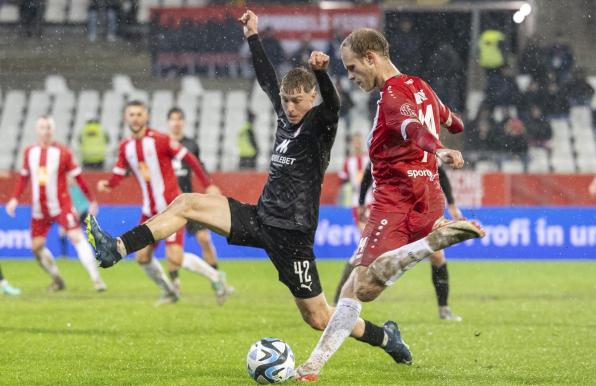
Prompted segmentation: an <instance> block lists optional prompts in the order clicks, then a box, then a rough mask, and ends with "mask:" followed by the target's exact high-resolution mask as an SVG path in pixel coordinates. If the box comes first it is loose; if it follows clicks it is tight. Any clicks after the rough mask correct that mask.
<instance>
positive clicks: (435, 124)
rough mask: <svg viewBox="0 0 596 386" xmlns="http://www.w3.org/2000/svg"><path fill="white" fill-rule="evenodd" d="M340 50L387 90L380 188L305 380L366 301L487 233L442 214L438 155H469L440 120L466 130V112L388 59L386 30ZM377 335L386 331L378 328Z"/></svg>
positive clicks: (373, 84) (374, 146) (378, 125)
mask: <svg viewBox="0 0 596 386" xmlns="http://www.w3.org/2000/svg"><path fill="white" fill-rule="evenodd" d="M403 54H404V55H407V53H403ZM341 57H342V61H343V63H344V66H345V68H346V69H347V71H348V77H349V78H350V80H352V81H353V82H355V83H356V84H357V85H358V86H359V87H360V88H361V89H363V90H364V91H366V92H370V91H372V90H373V89H374V88H378V89H379V90H380V91H381V97H380V99H379V101H378V102H377V113H376V116H375V118H374V122H373V127H372V131H371V133H370V135H369V138H368V147H369V156H370V160H371V163H372V175H373V178H374V181H375V190H374V193H373V196H374V198H373V203H372V207H371V211H370V215H369V218H368V221H367V224H366V226H365V228H364V231H363V233H362V238H361V240H360V243H359V246H358V250H357V251H356V258H355V266H356V268H355V269H354V271H353V272H352V274H351V275H350V278H349V279H348V281H347V282H346V284H345V285H344V286H343V288H342V292H341V295H340V299H339V301H338V303H337V307H336V309H335V311H334V313H333V316H332V317H331V320H330V321H329V323H328V324H327V327H326V328H325V331H324V332H323V335H322V336H321V339H320V340H319V342H318V344H317V346H316V347H315V349H314V350H313V352H312V353H311V355H310V357H309V358H308V360H307V361H306V362H305V363H304V364H303V365H301V366H299V367H298V368H297V369H296V373H295V378H296V379H299V380H302V381H314V380H316V379H317V376H318V373H319V371H320V370H321V368H322V367H323V366H324V364H325V363H326V362H327V360H329V358H330V357H331V356H332V355H333V353H334V352H335V351H337V349H338V348H339V347H340V346H341V344H342V343H343V341H344V340H345V339H346V338H347V337H348V336H349V335H350V333H351V331H352V329H353V327H354V325H355V323H356V321H357V320H358V318H359V315H360V311H361V302H369V301H372V300H374V299H376V298H377V297H378V296H379V295H380V294H381V293H382V292H383V290H384V289H385V288H387V286H389V285H391V284H393V283H394V282H395V281H396V280H397V279H398V278H399V277H400V276H401V275H402V274H403V273H404V272H405V271H406V270H408V269H410V268H412V267H413V266H414V265H415V264H416V263H417V262H418V261H421V260H422V259H424V258H425V257H428V256H430V255H431V254H432V253H433V252H435V251H438V250H441V249H444V248H446V247H448V246H450V245H453V244H457V243H459V242H462V241H464V240H467V239H470V238H476V237H482V236H483V235H484V231H483V230H482V229H481V228H480V227H479V226H478V225H477V224H474V223H472V222H468V221H452V222H445V221H441V219H442V216H443V211H444V208H445V201H444V196H443V192H442V191H441V187H440V185H439V178H438V174H437V173H438V172H437V157H440V158H441V160H442V161H443V163H445V164H447V165H451V166H452V167H454V168H461V167H463V164H464V161H463V158H462V155H461V153H460V152H459V151H457V150H451V149H446V148H444V147H443V145H442V144H441V142H440V141H439V140H438V134H439V130H440V129H441V127H442V126H443V127H446V128H447V129H448V130H449V131H450V132H452V133H457V132H460V131H462V130H463V124H462V122H461V120H460V119H459V118H458V117H457V116H456V115H455V114H452V113H451V111H450V110H449V108H448V107H447V106H445V105H443V103H441V101H440V100H439V99H438V97H437V96H436V94H435V93H434V92H433V90H432V89H431V88H430V86H429V85H428V84H427V83H426V82H424V81H423V80H422V79H420V78H418V77H415V76H409V75H405V74H402V73H400V72H399V70H398V69H397V68H396V67H395V66H394V65H393V63H392V62H391V60H390V59H389V45H388V43H387V40H386V39H385V37H384V36H383V35H382V34H381V33H379V32H377V31H375V30H372V29H367V28H363V29H358V30H355V31H353V32H352V33H351V34H350V35H348V37H347V38H346V39H345V40H344V41H343V43H342V45H341ZM433 229H434V230H433ZM431 232H432V233H431ZM385 328H386V329H389V330H394V331H396V330H398V329H397V325H396V324H395V323H391V325H387V323H386V324H385ZM378 339H379V340H383V339H386V337H385V336H384V335H381V334H379V336H378ZM372 340H373V341H374V340H375V339H372ZM403 351H404V355H402V356H401V357H399V358H398V357H395V356H394V359H395V360H396V362H401V363H406V364H410V363H411V362H412V358H411V355H409V350H408V349H407V346H406V349H404V350H403ZM406 352H407V353H406Z"/></svg>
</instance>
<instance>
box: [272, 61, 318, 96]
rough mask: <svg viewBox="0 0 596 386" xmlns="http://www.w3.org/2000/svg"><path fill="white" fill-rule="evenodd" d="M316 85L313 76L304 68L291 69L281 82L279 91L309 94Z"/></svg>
mask: <svg viewBox="0 0 596 386" xmlns="http://www.w3.org/2000/svg"><path fill="white" fill-rule="evenodd" d="M316 85H317V80H316V78H315V75H314V74H313V73H312V72H310V71H308V70H307V69H306V68H304V67H296V68H294V69H291V70H290V71H289V72H288V73H287V74H286V75H285V76H284V77H283V78H282V80H281V90H282V91H285V92H287V93H294V92H300V91H301V90H304V92H311V91H312V90H313V89H314V88H315V86H316Z"/></svg>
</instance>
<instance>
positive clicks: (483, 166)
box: [475, 161, 499, 173]
mask: <svg viewBox="0 0 596 386" xmlns="http://www.w3.org/2000/svg"><path fill="white" fill-rule="evenodd" d="M475 169H476V171H477V172H478V173H490V172H496V171H499V166H498V165H497V164H496V163H495V162H493V161H478V162H476V166H475Z"/></svg>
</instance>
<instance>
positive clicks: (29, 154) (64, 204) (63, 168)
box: [15, 142, 89, 219]
mask: <svg viewBox="0 0 596 386" xmlns="http://www.w3.org/2000/svg"><path fill="white" fill-rule="evenodd" d="M20 174H21V181H22V182H21V183H19V184H18V186H17V189H16V192H15V197H16V198H18V196H20V194H21V193H22V191H23V189H24V183H25V182H26V180H27V178H31V196H32V197H31V203H32V208H31V209H32V216H33V218H35V219H41V218H44V217H45V218H49V217H55V216H58V215H59V214H60V212H61V211H63V210H65V211H69V210H71V208H72V201H71V199H70V194H69V193H68V181H67V176H71V177H78V176H79V175H80V174H81V168H80V167H79V166H78V165H77V164H76V162H75V160H74V158H73V156H72V153H71V152H70V150H69V149H67V148H66V147H65V146H63V145H61V144H59V143H56V142H53V143H52V144H51V145H49V146H40V145H31V146H28V147H27V148H26V149H25V154H24V157H23V167H22V168H21V171H20ZM78 181H79V179H78V178H77V182H78ZM85 190H87V191H88V189H85ZM87 195H88V196H89V194H88V192H87ZM88 198H89V197H88Z"/></svg>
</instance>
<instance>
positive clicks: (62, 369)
mask: <svg viewBox="0 0 596 386" xmlns="http://www.w3.org/2000/svg"><path fill="white" fill-rule="evenodd" d="M1 264H2V269H3V271H4V273H5V275H7V276H8V278H9V279H10V280H11V282H12V283H13V284H15V285H18V286H19V287H21V288H22V289H23V295H22V296H20V298H9V297H7V296H0V347H1V351H0V384H19V385H34V384H51V385H77V384H110V385H112V384H130V385H133V384H134V385H137V384H170V385H252V384H255V383H254V382H253V381H252V380H250V378H249V377H248V375H247V374H246V370H245V355H246V351H247V350H248V348H249V346H250V345H251V344H252V343H253V342H254V341H255V340H257V339H259V338H261V337H266V336H274V337H278V338H281V339H284V340H286V341H287V342H288V343H289V344H290V345H291V347H292V349H293V350H294V353H295V354H296V358H297V361H298V362H300V361H303V360H304V359H305V358H306V357H307V356H308V354H309V353H310V350H311V349H312V348H313V347H314V345H315V344H316V342H317V339H318V337H319V333H318V332H316V331H312V330H310V329H309V327H307V326H306V325H305V324H304V323H303V322H302V320H301V318H300V316H299V314H298V311H297V310H296V307H295V305H294V302H293V300H292V298H291V297H290V294H289V292H288V291H287V290H286V289H285V287H283V286H282V285H281V284H280V283H279V282H278V281H277V275H276V273H275V272H274V269H273V267H272V265H271V264H270V263H269V262H266V261H246V262H226V261H224V262H223V263H222V264H221V265H222V268H224V269H225V270H226V271H227V272H228V277H229V280H230V282H231V283H232V284H233V285H234V286H235V287H236V294H234V295H233V297H232V298H230V299H229V302H228V303H226V305H225V306H223V307H219V306H217V305H216V304H215V299H214V297H213V295H212V293H211V289H210V286H209V285H208V283H207V282H206V281H205V280H203V279H202V278H201V277H197V276H194V275H192V274H190V273H186V272H183V273H182V274H181V277H182V286H183V288H182V290H183V294H182V299H181V301H180V302H179V303H178V304H176V305H172V306H166V307H162V308H155V307H154V306H153V303H154V301H155V300H156V299H157V297H158V291H157V289H156V288H155V287H154V286H153V284H152V283H151V282H149V280H148V279H146V278H145V276H144V273H143V272H142V271H141V269H139V267H137V266H136V265H135V264H133V263H130V262H126V263H121V264H119V265H118V266H116V267H114V268H112V269H110V270H104V271H102V274H103V276H104V279H105V280H106V282H107V284H108V285H109V290H108V292H106V293H102V294H96V293H95V292H94V291H93V290H92V289H91V285H90V283H89V281H88V279H87V277H86V275H85V273H84V271H83V269H82V267H81V266H80V264H78V263H77V262H75V261H60V262H59V265H60V269H61V270H62V272H63V274H64V277H65V278H66V281H67V285H68V289H67V290H66V291H64V292H62V293H58V294H48V293H46V291H45V288H46V285H47V284H48V282H49V280H48V278H47V277H46V276H45V274H44V273H43V272H42V271H41V269H40V268H38V267H37V266H36V264H35V263H34V262H32V261H26V262H18V261H2V262H1ZM341 266H342V263H340V262H321V263H320V264H319V267H320V268H319V269H320V273H321V278H322V280H323V284H324V287H325V288H326V289H327V291H328V295H330V293H331V291H332V290H333V289H334V288H335V284H336V282H335V281H336V280H337V278H338V276H339V272H340V270H341ZM449 267H450V274H451V288H452V290H451V294H452V295H451V304H452V307H453V309H454V310H455V311H456V312H457V313H459V314H461V315H462V316H463V317H464V321H463V322H462V323H449V322H441V321H439V320H438V318H437V310H436V305H435V298H434V292H433V291H434V290H433V288H432V284H431V280H430V273H429V267H428V264H427V263H425V264H421V265H420V266H418V267H416V268H415V269H414V270H412V271H410V272H408V273H407V274H406V275H405V276H404V277H403V278H402V279H401V280H400V281H399V282H398V283H397V284H396V285H395V286H394V287H392V288H390V289H389V290H388V291H386V293H384V294H383V295H382V296H381V298H379V299H378V300H377V301H376V302H374V303H372V304H366V305H365V306H364V307H363V316H364V317H365V318H367V319H370V320H372V321H375V322H383V321H385V320H387V319H395V320H397V321H398V322H399V323H400V326H401V329H402V332H403V335H404V337H405V339H406V340H407V342H408V343H409V345H410V348H411V349H412V352H413V354H414V365H412V366H410V367H407V366H397V365H395V364H394V363H393V362H392V360H391V358H389V356H387V354H385V353H384V352H382V351H381V350H379V349H377V348H372V347H370V346H368V345H366V344H362V343H360V342H357V341H354V340H349V341H347V342H346V344H345V345H344V346H342V348H341V349H340V350H339V351H338V352H337V353H336V355H335V356H334V357H333V358H332V359H331V360H330V362H329V363H328V364H327V366H326V367H325V368H324V370H323V372H322V374H321V378H320V381H319V383H318V384H320V385H396V384H414V383H416V384H424V385H428V384H437V385H438V384H440V385H444V384H468V385H479V384H487V385H489V384H490V385H494V384H573V385H580V384H595V382H596V280H595V278H596V264H594V263H592V262H573V263H563V262H555V263H542V262H521V263H516V262H498V263H489V262H451V263H450V265H449Z"/></svg>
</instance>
